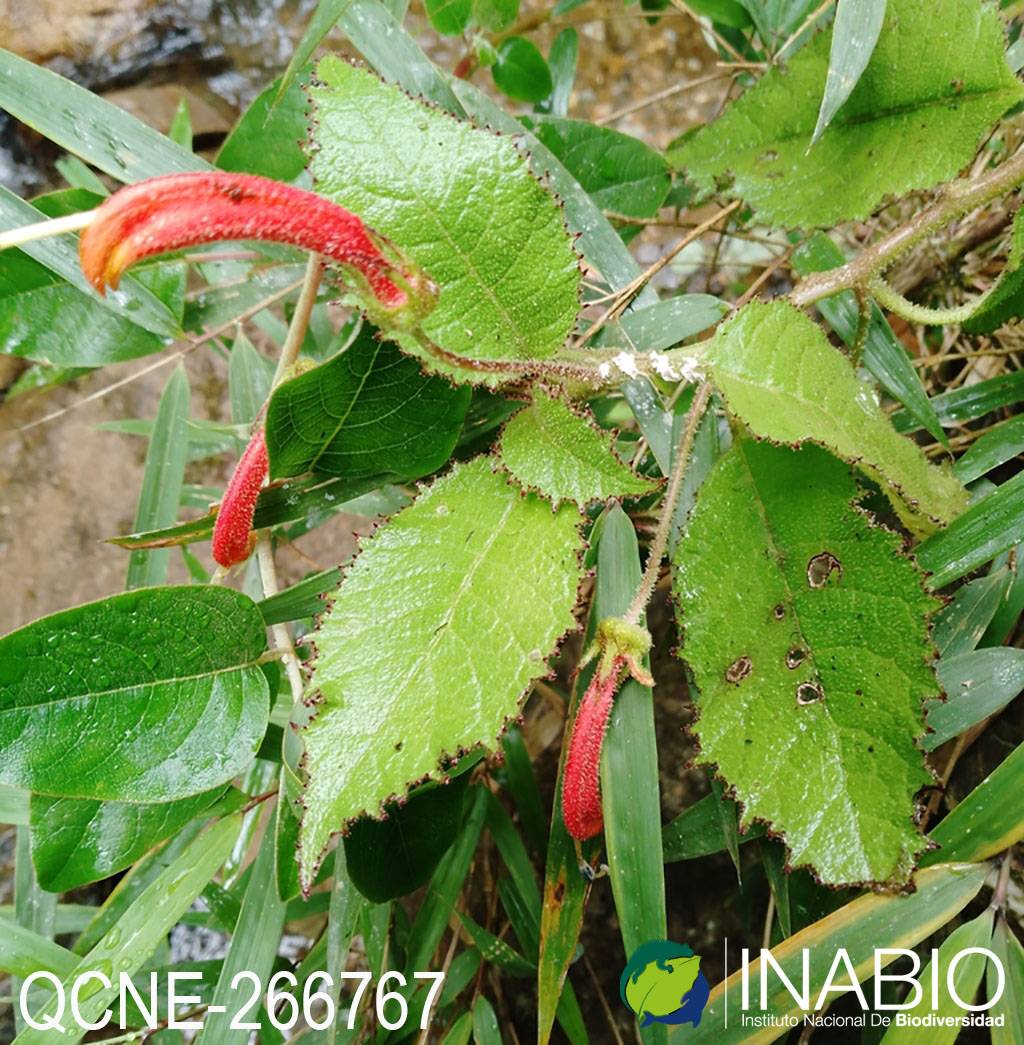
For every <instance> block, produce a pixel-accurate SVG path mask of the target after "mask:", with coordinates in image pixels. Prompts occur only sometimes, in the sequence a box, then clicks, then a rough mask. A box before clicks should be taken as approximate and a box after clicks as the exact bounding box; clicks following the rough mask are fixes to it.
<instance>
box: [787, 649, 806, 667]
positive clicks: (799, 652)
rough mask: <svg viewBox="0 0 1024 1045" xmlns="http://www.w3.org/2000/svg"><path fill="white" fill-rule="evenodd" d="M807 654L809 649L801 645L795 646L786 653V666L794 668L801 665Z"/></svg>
mask: <svg viewBox="0 0 1024 1045" xmlns="http://www.w3.org/2000/svg"><path fill="white" fill-rule="evenodd" d="M806 656H807V650H804V649H801V648H800V647H799V646H794V647H793V648H792V649H791V650H790V651H789V652H788V653H787V654H786V667H787V668H789V669H790V671H792V670H793V668H798V667H800V665H801V664H803V662H804V658H805V657H806Z"/></svg>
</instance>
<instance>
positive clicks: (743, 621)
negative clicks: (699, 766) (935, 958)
mask: <svg viewBox="0 0 1024 1045" xmlns="http://www.w3.org/2000/svg"><path fill="white" fill-rule="evenodd" d="M856 499H857V487H856V484H855V483H854V480H853V478H852V476H851V474H850V471H849V468H848V466H847V465H845V464H843V463H842V462H841V461H838V460H836V458H834V457H832V456H831V455H829V454H828V453H826V452H825V451H824V450H821V449H819V448H818V447H815V446H806V447H804V448H803V449H802V450H791V449H789V448H787V447H780V446H773V445H771V444H770V443H757V442H753V441H751V440H747V439H741V440H738V441H737V442H736V443H735V444H734V445H733V447H732V449H731V450H730V451H729V452H728V453H726V454H725V456H723V457H722V459H721V460H720V461H719V462H718V464H717V465H716V466H715V468H714V471H712V473H711V475H710V476H708V478H707V479H706V480H705V482H704V485H703V486H702V487H701V493H700V499H699V501H698V502H697V506H696V508H695V509H694V511H693V515H692V516H691V518H690V524H689V529H688V530H687V532H686V535H685V536H684V538H683V540H682V541H681V542H680V544H679V546H678V548H677V551H676V554H675V557H674V573H675V576H674V589H675V594H676V598H677V600H678V604H679V619H680V627H681V629H682V630H683V631H684V643H683V649H682V655H683V656H684V657H685V658H686V660H687V662H688V663H689V664H690V666H691V668H692V669H693V673H694V678H695V680H696V683H697V686H698V688H699V690H700V696H699V698H697V700H696V703H697V708H698V718H697V722H696V725H695V726H694V727H693V728H694V732H695V733H696V735H697V738H698V740H699V741H700V747H701V754H700V756H699V761H700V762H702V763H703V764H705V765H716V766H717V767H718V772H719V773H720V774H721V776H722V778H723V779H724V780H725V781H726V782H727V783H728V784H729V785H730V786H731V787H732V788H733V790H734V792H735V797H736V799H737V800H738V801H739V802H740V803H741V805H742V806H743V821H742V822H743V824H744V825H745V826H746V825H749V824H752V823H753V822H754V821H763V822H765V823H766V824H767V825H768V826H769V829H770V830H772V831H775V832H778V833H780V834H781V835H783V836H784V839H785V842H786V845H787V846H788V847H789V852H790V857H789V859H790V862H791V864H792V865H793V866H794V867H803V866H808V867H811V868H812V869H813V870H814V872H815V874H817V875H818V877H819V878H820V879H821V880H822V881H823V882H825V883H827V884H829V885H840V884H844V883H861V882H873V883H883V884H885V885H887V886H898V885H902V884H903V883H905V882H906V881H907V880H908V878H909V876H910V873H911V871H912V870H913V868H914V865H915V861H916V858H917V855H918V853H920V851H921V850H922V849H923V848H924V846H925V839H924V837H923V836H922V835H921V833H920V832H919V831H918V830H917V829H916V828H915V826H914V813H915V795H916V794H917V792H918V791H919V790H920V789H921V788H922V787H924V786H925V785H927V784H929V783H930V782H931V779H932V778H931V777H930V776H929V774H928V773H927V772H926V771H925V766H924V761H923V755H922V753H921V750H920V748H919V747H918V745H917V740H918V738H920V737H921V736H922V734H923V733H924V732H925V726H924V712H923V707H922V704H923V701H924V700H925V699H927V698H931V697H935V696H937V695H938V694H939V687H938V684H937V682H936V679H935V672H934V670H933V667H932V658H933V657H934V655H935V651H934V647H933V646H932V644H931V641H930V638H929V618H930V616H931V614H932V613H933V612H934V611H935V610H936V609H937V608H938V607H939V606H940V605H941V601H940V600H939V599H937V598H935V597H934V596H932V595H929V594H927V593H926V592H925V590H924V587H923V574H922V573H921V571H920V570H919V569H918V567H917V566H916V565H915V564H914V563H913V562H912V561H911V560H910V559H908V558H907V557H905V556H904V555H903V554H902V552H901V547H900V539H899V537H898V536H897V535H896V534H894V533H892V532H890V531H888V530H885V529H883V528H882V527H879V526H875V525H873V524H872V522H871V521H870V519H869V518H868V517H867V516H866V515H865V514H864V513H863V512H861V511H859V510H857V509H856V507H854V502H855V501H856Z"/></svg>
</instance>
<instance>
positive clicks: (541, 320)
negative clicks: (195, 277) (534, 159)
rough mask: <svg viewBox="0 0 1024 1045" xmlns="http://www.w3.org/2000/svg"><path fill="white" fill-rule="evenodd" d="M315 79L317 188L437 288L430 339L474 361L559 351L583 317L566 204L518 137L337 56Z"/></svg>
mask: <svg viewBox="0 0 1024 1045" xmlns="http://www.w3.org/2000/svg"><path fill="white" fill-rule="evenodd" d="M317 76H318V78H319V79H320V80H321V81H322V84H321V86H317V87H314V88H313V89H312V92H311V93H312V97H313V101H314V105H315V115H316V119H317V122H318V127H317V130H316V132H315V134H314V141H315V143H316V146H317V148H316V152H315V153H314V155H313V157H312V161H311V169H312V172H313V177H314V179H315V181H316V184H317V190H318V191H319V192H320V193H321V194H323V195H325V196H328V197H329V198H330V199H333V200H335V201H336V202H337V203H340V204H342V205H343V206H345V207H348V208H350V209H351V210H353V211H355V212H356V213H357V214H359V215H360V216H361V217H362V218H363V219H364V220H365V221H366V223H367V224H368V225H371V226H372V227H373V228H375V229H377V230H378V231H379V232H381V233H382V234H383V235H385V236H387V237H388V238H389V239H391V240H392V241H394V242H395V243H397V244H400V245H401V247H402V249H403V250H406V251H407V252H408V253H409V254H410V255H411V257H412V258H413V260H414V261H416V262H417V263H418V264H419V265H420V266H421V267H422V268H423V269H424V270H425V271H426V272H427V273H428V274H429V275H430V276H431V278H432V279H433V280H434V281H435V282H436V283H437V285H438V286H439V287H440V291H441V293H440V298H439V300H438V303H437V307H436V308H435V309H434V311H433V312H431V313H430V315H429V316H428V317H427V319H426V320H425V321H424V324H423V330H424V332H425V333H426V335H427V336H428V337H430V338H432V339H433V340H434V341H436V342H437V343H438V344H439V345H440V346H441V347H442V348H444V349H446V350H447V351H449V352H453V353H455V354H457V355H460V356H468V357H470V358H473V359H515V358H519V359H533V358H544V357H547V356H550V355H552V354H553V353H555V352H557V351H558V349H559V348H561V346H562V345H563V343H564V342H565V339H566V337H567V336H568V335H569V333H570V331H571V330H572V327H573V324H574V323H575V321H576V313H577V309H578V295H579V286H580V279H581V277H580V272H579V270H578V267H577V258H576V254H575V251H574V250H573V246H572V241H571V239H570V237H569V234H568V232H567V231H566V228H565V223H564V221H563V218H562V212H561V209H560V207H559V205H558V204H557V203H556V201H555V199H554V198H553V197H552V196H551V195H550V194H549V193H548V192H547V190H546V189H545V188H544V187H543V186H542V185H541V184H540V182H539V181H538V180H537V179H536V178H535V177H534V176H533V175H532V174H531V173H530V170H529V168H528V167H527V165H526V162H525V161H524V159H523V157H522V156H521V155H520V153H519V152H518V151H517V149H516V146H515V144H514V143H513V141H512V140H510V139H509V138H503V137H498V136H497V135H495V134H494V133H492V132H491V131H488V130H483V129H480V128H478V127H474V126H473V125H472V124H469V123H466V122H463V121H460V120H456V119H454V118H453V117H451V116H449V115H448V114H446V113H443V112H440V111H438V110H436V109H433V108H429V107H428V106H426V105H425V104H423V103H422V102H420V101H416V100H414V99H412V98H410V97H409V96H408V95H406V94H404V93H403V92H402V91H401V90H400V89H399V88H397V87H394V86H391V85H389V84H385V83H383V82H382V81H381V80H379V79H378V78H377V77H376V76H375V75H374V74H373V73H371V72H369V71H368V70H366V69H359V68H356V67H354V66H352V65H349V64H348V63H347V62H344V61H341V60H340V59H337V58H325V59H324V60H323V61H322V62H321V63H320V65H319V66H318V67H317ZM403 347H406V346H405V344H404V343H403Z"/></svg>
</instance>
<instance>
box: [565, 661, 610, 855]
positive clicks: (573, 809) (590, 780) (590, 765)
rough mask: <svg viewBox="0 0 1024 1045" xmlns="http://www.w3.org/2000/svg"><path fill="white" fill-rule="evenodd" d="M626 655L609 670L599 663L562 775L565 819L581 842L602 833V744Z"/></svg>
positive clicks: (575, 727) (576, 726)
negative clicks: (602, 668)
mask: <svg viewBox="0 0 1024 1045" xmlns="http://www.w3.org/2000/svg"><path fill="white" fill-rule="evenodd" d="M625 666H626V658H625V657H623V656H617V657H614V658H613V659H612V662H611V665H610V666H609V668H608V670H607V671H604V672H603V671H602V670H601V667H598V669H597V671H596V672H594V677H593V679H591V681H590V685H589V686H588V687H587V692H586V693H584V694H583V699H582V700H581V701H580V706H579V710H578V711H577V712H576V721H575V722H574V723H573V728H572V738H571V739H570V741H569V755H568V757H567V758H566V760H565V775H564V776H563V778H562V819H563V820H564V821H565V826H566V829H567V830H568V831H569V834H571V835H572V836H573V838H575V839H577V840H579V841H580V842H583V841H585V840H586V839H588V838H593V837H594V835H596V834H600V833H601V828H602V827H603V826H604V817H603V816H602V815H601V748H602V746H603V744H604V733H605V730H606V729H607V728H608V718H609V716H610V715H611V712H612V705H613V704H614V703H615V694H616V692H617V691H618V688H619V679H620V677H621V675H622V670H623V668H624V667H625Z"/></svg>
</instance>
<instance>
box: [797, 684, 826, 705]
mask: <svg viewBox="0 0 1024 1045" xmlns="http://www.w3.org/2000/svg"><path fill="white" fill-rule="evenodd" d="M824 699H825V691H824V690H823V689H822V688H821V686H819V685H818V683H817V682H801V683H800V685H799V686H797V687H796V702H797V703H798V704H801V705H807V704H817V702H818V701H819V700H824Z"/></svg>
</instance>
